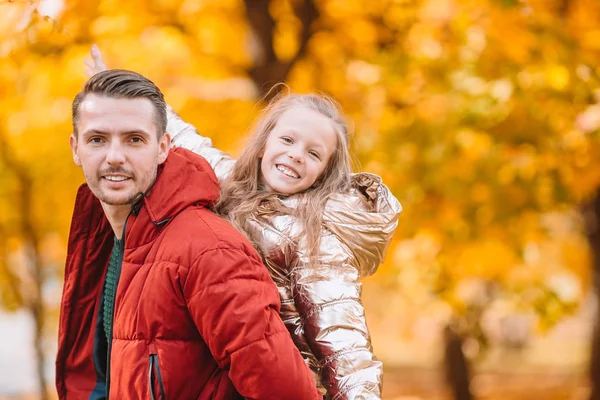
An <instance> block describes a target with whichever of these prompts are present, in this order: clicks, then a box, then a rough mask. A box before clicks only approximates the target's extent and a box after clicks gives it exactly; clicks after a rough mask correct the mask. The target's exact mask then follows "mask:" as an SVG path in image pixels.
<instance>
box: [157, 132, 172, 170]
mask: <svg viewBox="0 0 600 400" xmlns="http://www.w3.org/2000/svg"><path fill="white" fill-rule="evenodd" d="M169 150H171V135H169V134H168V133H167V132H165V133H164V134H163V135H162V137H161V138H160V140H159V142H158V164H162V163H164V162H165V161H166V160H167V156H168V155H169Z"/></svg>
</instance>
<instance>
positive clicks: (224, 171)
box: [84, 44, 235, 182]
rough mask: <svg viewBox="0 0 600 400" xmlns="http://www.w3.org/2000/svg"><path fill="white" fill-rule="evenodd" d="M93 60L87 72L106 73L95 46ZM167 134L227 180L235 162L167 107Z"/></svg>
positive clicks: (91, 52) (93, 46) (172, 141)
mask: <svg viewBox="0 0 600 400" xmlns="http://www.w3.org/2000/svg"><path fill="white" fill-rule="evenodd" d="M90 56H91V59H86V60H85V61H84V62H85V65H86V66H85V72H86V73H87V74H88V76H90V77H92V76H94V75H95V74H97V73H98V72H102V71H106V70H107V69H108V68H107V66H106V64H105V63H104V60H103V58H102V53H101V52H100V49H99V48H98V46H96V45H95V44H94V45H92V48H91V50H90ZM167 132H168V133H169V135H171V143H173V145H174V146H176V147H183V148H184V149H188V150H191V151H193V152H194V153H196V154H198V155H200V156H202V157H204V158H205V159H206V160H207V161H208V163H209V164H210V165H211V167H212V168H213V170H214V171H215V174H216V175H217V178H218V179H219V182H221V181H223V180H225V179H226V178H227V177H228V176H229V173H230V172H231V169H232V168H233V164H234V163H235V160H233V159H232V158H231V157H230V156H229V155H227V154H226V153H225V152H223V151H221V150H219V149H216V148H214V147H213V145H212V141H211V140H210V139H209V138H207V137H204V136H200V135H199V134H198V132H197V131H196V128H194V126H193V125H191V124H189V123H187V122H185V121H184V120H182V119H181V118H180V117H179V115H177V114H176V113H175V112H174V111H173V109H172V108H171V107H170V106H168V105H167Z"/></svg>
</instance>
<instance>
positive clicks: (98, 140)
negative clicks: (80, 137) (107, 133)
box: [90, 137, 102, 143]
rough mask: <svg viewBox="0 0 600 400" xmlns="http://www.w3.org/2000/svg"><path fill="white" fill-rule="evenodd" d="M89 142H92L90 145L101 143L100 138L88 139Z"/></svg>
mask: <svg viewBox="0 0 600 400" xmlns="http://www.w3.org/2000/svg"><path fill="white" fill-rule="evenodd" d="M90 142H92V143H102V138H99V137H93V138H91V139H90Z"/></svg>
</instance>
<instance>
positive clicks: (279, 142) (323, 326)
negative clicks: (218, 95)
mask: <svg viewBox="0 0 600 400" xmlns="http://www.w3.org/2000/svg"><path fill="white" fill-rule="evenodd" d="M91 54H92V58H93V61H92V62H86V63H87V64H88V67H90V69H91V70H90V71H88V73H89V74H90V75H91V74H93V73H96V72H99V71H101V70H104V69H106V67H105V66H104V64H103V62H102V58H101V55H100V52H99V51H98V49H97V48H96V47H93V48H92V52H91ZM167 131H168V132H169V133H170V134H171V136H172V142H173V143H174V145H175V146H180V147H184V148H187V149H189V150H191V151H193V152H195V153H197V154H199V155H201V156H203V157H204V158H206V159H207V160H208V162H209V163H210V164H211V166H212V167H213V169H214V170H215V173H216V175H217V177H218V178H219V181H220V183H221V185H222V189H221V198H220V200H219V202H218V203H217V204H216V206H215V210H216V212H217V213H219V214H220V215H222V216H223V217H224V218H226V219H228V220H229V221H230V222H231V223H232V224H233V225H234V226H235V227H236V228H237V229H239V230H240V231H241V232H243V233H244V234H245V235H246V236H247V237H248V238H249V239H250V240H251V242H252V243H253V244H254V246H255V247H256V248H257V250H258V251H259V253H260V254H261V255H262V257H263V260H264V263H265V265H266V267H267V268H268V270H269V272H270V273H271V276H272V277H273V281H274V282H275V284H276V285H277V287H278V289H279V293H280V297H281V318H282V319H283V321H284V323H285V324H286V326H287V328H288V330H289V332H290V334H291V336H292V338H293V340H294V342H295V344H296V346H297V347H298V349H299V350H300V352H301V353H302V355H303V356H304V359H305V360H306V362H307V363H308V365H309V366H310V368H311V369H312V371H313V372H314V374H315V380H316V383H317V385H318V387H319V388H320V389H321V391H322V393H323V394H324V396H325V397H326V398H327V399H333V400H340V399H380V398H381V386H382V374H383V370H382V363H381V362H380V361H378V360H377V359H376V358H375V356H374V355H373V353H372V347H371V340H370V335H369V331H368V329H367V324H366V320H365V313H364V308H363V305H362V303H361V299H360V297H361V284H360V283H359V279H360V278H362V277H365V276H368V275H371V274H372V273H374V272H375V271H376V269H377V267H378V266H379V264H380V263H381V262H382V261H383V259H384V257H385V252H386V249H387V246H388V244H389V242H390V239H391V237H392V235H393V233H394V230H395V228H396V226H397V217H398V214H399V213H400V211H401V209H402V208H401V206H400V204H399V203H398V201H397V200H396V198H395V197H394V196H393V195H392V194H391V192H390V191H389V190H388V188H387V187H386V186H385V185H383V184H382V183H381V179H380V178H379V177H377V176H376V175H372V174H368V173H359V174H351V173H350V161H349V159H350V156H349V151H348V142H349V136H348V128H347V126H346V124H345V122H344V120H343V118H342V116H341V114H340V112H339V110H338V108H337V107H336V104H335V103H334V102H333V101H332V100H330V99H329V98H327V97H325V96H322V95H316V94H307V95H299V94H282V95H280V96H278V97H277V98H276V99H275V100H273V101H272V102H271V103H270V104H269V105H268V106H267V107H266V108H265V110H264V111H263V112H262V115H261V116H260V118H259V120H258V124H257V125H256V128H255V130H254V133H253V135H252V136H251V137H250V140H249V142H248V144H247V146H246V148H245V149H244V150H243V152H242V154H241V156H240V158H239V159H238V160H237V161H234V160H233V159H231V158H230V157H229V156H227V155H226V154H225V153H223V152H222V151H220V150H218V149H215V148H214V147H212V143H211V140H210V139H208V138H205V137H202V136H200V135H198V133H197V132H196V130H195V128H194V127H193V126H192V125H190V124H188V123H186V122H184V121H182V120H181V119H180V118H179V117H178V116H177V115H176V114H175V113H174V112H173V111H172V110H171V109H169V110H168V125H167Z"/></svg>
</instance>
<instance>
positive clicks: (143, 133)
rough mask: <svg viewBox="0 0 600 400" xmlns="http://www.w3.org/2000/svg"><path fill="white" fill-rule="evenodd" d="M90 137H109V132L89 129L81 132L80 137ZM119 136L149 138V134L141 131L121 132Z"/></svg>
mask: <svg viewBox="0 0 600 400" xmlns="http://www.w3.org/2000/svg"><path fill="white" fill-rule="evenodd" d="M90 135H109V132H106V131H103V130H101V129H89V130H87V131H85V132H83V134H82V136H90ZM119 135H121V136H127V135H142V136H147V137H149V136H150V133H148V132H146V131H144V130H142V129H132V130H129V131H123V132H119Z"/></svg>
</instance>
